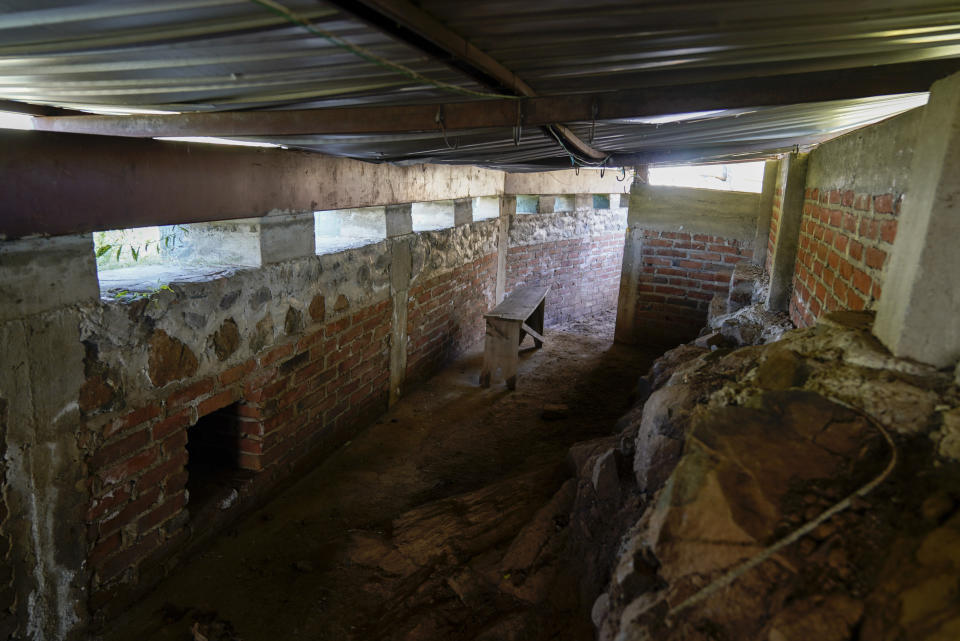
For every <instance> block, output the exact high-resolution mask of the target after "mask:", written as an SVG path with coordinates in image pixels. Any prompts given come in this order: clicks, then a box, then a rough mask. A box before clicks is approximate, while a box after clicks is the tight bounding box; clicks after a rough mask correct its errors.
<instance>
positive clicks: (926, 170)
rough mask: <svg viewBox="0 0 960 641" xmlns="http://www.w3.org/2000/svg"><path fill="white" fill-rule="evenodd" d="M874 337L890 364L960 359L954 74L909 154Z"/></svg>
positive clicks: (933, 97) (933, 98) (933, 100)
mask: <svg viewBox="0 0 960 641" xmlns="http://www.w3.org/2000/svg"><path fill="white" fill-rule="evenodd" d="M912 162H913V164H912V166H911V168H910V189H909V192H908V194H907V197H906V198H905V200H904V204H903V209H902V211H901V214H900V218H901V220H900V224H899V226H898V231H897V237H896V240H895V242H894V245H893V252H892V254H891V256H890V262H889V266H888V268H887V270H886V273H887V276H886V281H885V282H884V285H883V292H882V294H881V296H880V302H879V306H878V307H877V319H876V322H875V324H874V328H873V331H874V334H876V336H877V337H878V338H879V339H880V340H881V341H882V342H883V344H884V345H886V346H887V347H888V348H890V351H892V352H893V353H894V354H895V355H896V356H899V357H906V358H913V359H915V360H918V361H921V362H923V363H929V364H931V365H935V366H937V367H945V366H947V365H953V364H954V363H956V362H957V360H958V359H960V323H958V322H957V319H958V318H960V285H958V284H957V274H958V273H960V251H957V239H958V238H960V73H957V74H954V75H952V76H950V77H948V78H945V79H943V80H940V81H938V82H936V83H934V85H933V87H932V89H931V93H930V101H929V102H928V103H927V106H926V107H925V109H924V112H923V121H922V123H921V125H920V135H919V136H918V137H917V144H916V147H915V148H914V151H913V161H912Z"/></svg>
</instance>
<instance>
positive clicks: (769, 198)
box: [753, 160, 780, 267]
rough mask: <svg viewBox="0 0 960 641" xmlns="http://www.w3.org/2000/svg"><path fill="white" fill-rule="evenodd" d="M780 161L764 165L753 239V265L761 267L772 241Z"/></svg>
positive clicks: (765, 260) (771, 161) (770, 161)
mask: <svg viewBox="0 0 960 641" xmlns="http://www.w3.org/2000/svg"><path fill="white" fill-rule="evenodd" d="M779 173H780V161H779V160H768V161H767V162H766V163H764V165H763V191H761V192H760V202H759V203H758V204H757V233H756V235H754V237H753V264H754V265H760V266H761V267H762V266H763V265H764V264H765V263H766V262H767V245H768V244H769V241H770V217H771V215H772V214H773V198H774V196H775V195H776V192H777V174H779Z"/></svg>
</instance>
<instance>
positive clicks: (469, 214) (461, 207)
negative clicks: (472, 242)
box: [453, 198, 474, 226]
mask: <svg viewBox="0 0 960 641" xmlns="http://www.w3.org/2000/svg"><path fill="white" fill-rule="evenodd" d="M473 201H474V199H473V198H458V199H457V200H454V201H453V224H454V226H456V225H469V224H470V223H472V222H473Z"/></svg>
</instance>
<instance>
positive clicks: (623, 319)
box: [613, 225, 643, 344]
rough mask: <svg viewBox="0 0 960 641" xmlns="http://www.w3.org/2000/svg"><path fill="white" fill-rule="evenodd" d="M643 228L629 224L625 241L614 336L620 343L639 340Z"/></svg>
mask: <svg viewBox="0 0 960 641" xmlns="http://www.w3.org/2000/svg"><path fill="white" fill-rule="evenodd" d="M642 260H643V230H642V229H640V228H639V227H637V226H630V225H628V226H627V230H626V232H625V235H624V241H623V267H622V269H621V271H620V293H619V295H618V297H617V324H616V328H615V329H614V333H613V338H614V340H615V341H616V342H618V343H628V344H629V343H635V342H636V341H637V331H636V329H637V287H638V286H639V283H640V272H641V271H642V268H643V264H642Z"/></svg>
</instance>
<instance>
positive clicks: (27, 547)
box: [0, 235, 99, 639]
mask: <svg viewBox="0 0 960 641" xmlns="http://www.w3.org/2000/svg"><path fill="white" fill-rule="evenodd" d="M98 296H99V287H98V284H97V270H96V263H95V260H94V253H93V239H92V237H91V236H90V235H85V236H64V237H56V238H40V239H28V240H19V241H8V242H2V241H0V299H2V300H3V304H2V305H0V362H2V363H3V367H0V456H2V457H3V459H4V465H3V466H2V469H0V483H2V488H0V491H2V499H0V502H2V503H3V504H4V507H5V508H6V509H5V511H4V513H3V514H2V515H0V523H2V525H3V527H2V531H0V549H2V550H3V557H2V558H3V564H4V570H5V572H9V573H10V575H5V578H4V580H3V582H2V583H0V636H3V637H4V638H31V639H76V638H78V636H79V629H80V628H81V627H82V623H83V621H84V619H85V617H86V612H85V604H86V597H85V592H84V590H85V588H86V585H87V583H88V581H89V577H88V576H87V572H86V571H85V570H84V568H83V563H84V560H85V558H86V545H85V541H86V534H85V532H84V529H83V526H82V520H83V514H84V511H85V509H86V506H87V504H88V502H89V496H88V494H87V491H86V489H85V487H86V486H85V484H84V477H85V474H84V470H83V466H82V461H83V454H82V453H81V451H80V444H79V441H78V439H79V438H81V436H82V435H81V430H80V429H79V426H80V405H79V402H78V399H80V390H81V388H82V386H83V383H84V380H85V377H84V348H83V344H82V343H81V342H80V324H81V322H82V313H81V310H82V306H85V305H89V304H91V303H92V302H93V301H95V300H96V299H97V298H98Z"/></svg>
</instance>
